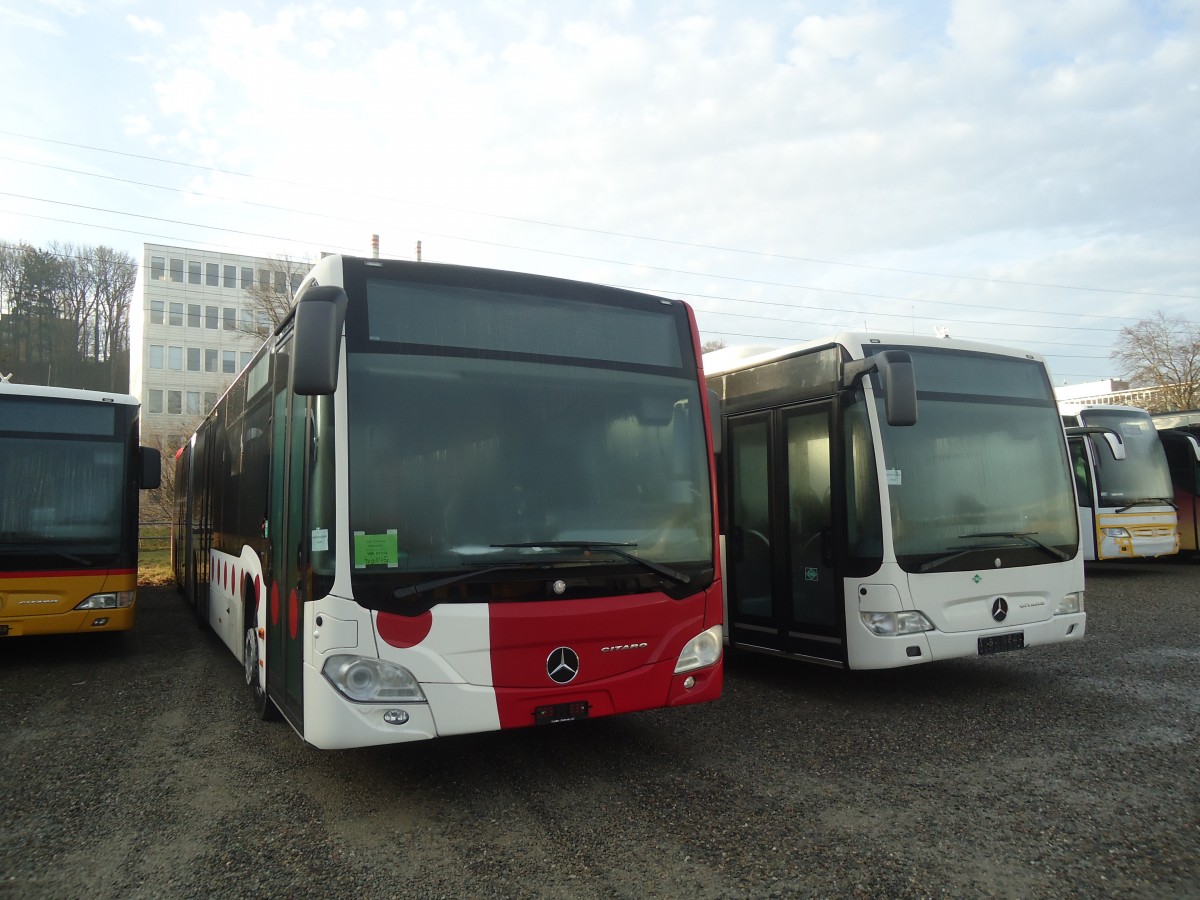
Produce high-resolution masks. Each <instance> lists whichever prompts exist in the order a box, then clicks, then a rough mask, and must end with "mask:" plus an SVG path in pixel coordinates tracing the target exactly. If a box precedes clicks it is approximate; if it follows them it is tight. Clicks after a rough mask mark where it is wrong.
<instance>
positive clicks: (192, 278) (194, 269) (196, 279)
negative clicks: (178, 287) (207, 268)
mask: <svg viewBox="0 0 1200 900" xmlns="http://www.w3.org/2000/svg"><path fill="white" fill-rule="evenodd" d="M199 283H200V263H198V262H189V263H188V284H199Z"/></svg>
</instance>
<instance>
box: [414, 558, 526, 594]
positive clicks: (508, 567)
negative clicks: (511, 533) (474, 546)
mask: <svg viewBox="0 0 1200 900" xmlns="http://www.w3.org/2000/svg"><path fill="white" fill-rule="evenodd" d="M544 568H545V566H542V565H530V564H529V563H505V564H503V565H498V566H484V567H483V568H481V569H468V570H467V571H466V572H459V573H457V574H455V575H447V576H446V577H444V578H433V579H430V580H429V581H419V582H417V583H416V584H410V585H409V586H408V587H402V588H396V589H395V590H394V591H392V597H393V598H394V599H396V600H403V599H404V598H405V597H415V596H417V595H418V594H424V593H426V592H428V591H436V590H437V589H438V588H442V587H448V586H450V585H452V584H458V583H459V582H460V581H469V580H470V579H472V578H477V577H479V576H480V575H490V574H491V573H492V572H509V571H512V570H513V569H544Z"/></svg>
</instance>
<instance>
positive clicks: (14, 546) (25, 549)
mask: <svg viewBox="0 0 1200 900" xmlns="http://www.w3.org/2000/svg"><path fill="white" fill-rule="evenodd" d="M6 544H7V542H6ZM4 550H5V551H9V550H12V551H15V552H17V553H48V554H50V555H52V556H61V557H62V558H63V559H65V560H68V561H69V562H73V563H77V564H79V565H81V566H90V565H92V563H91V562H89V561H88V560H86V559H84V558H83V557H80V556H76V555H75V554H74V553H67V551H65V550H58V549H56V548H54V547H49V546H47V545H45V544H22V543H21V542H19V541H13V542H12V543H11V544H9V545H8V546H4Z"/></svg>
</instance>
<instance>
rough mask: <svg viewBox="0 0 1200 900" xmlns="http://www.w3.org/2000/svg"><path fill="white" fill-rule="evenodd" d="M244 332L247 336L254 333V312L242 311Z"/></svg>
mask: <svg viewBox="0 0 1200 900" xmlns="http://www.w3.org/2000/svg"><path fill="white" fill-rule="evenodd" d="M242 331H244V332H246V334H251V333H252V332H253V331H254V312H253V311H252V310H249V309H243V310H242Z"/></svg>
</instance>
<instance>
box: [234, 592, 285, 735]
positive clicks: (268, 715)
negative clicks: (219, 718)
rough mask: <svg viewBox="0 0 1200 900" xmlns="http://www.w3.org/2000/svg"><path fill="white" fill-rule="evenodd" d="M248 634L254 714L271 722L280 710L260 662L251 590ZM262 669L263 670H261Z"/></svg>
mask: <svg viewBox="0 0 1200 900" xmlns="http://www.w3.org/2000/svg"><path fill="white" fill-rule="evenodd" d="M245 597H246V599H245V604H246V607H245V609H246V615H245V618H244V621H245V622H246V636H245V641H244V643H243V644H242V654H243V657H244V660H243V662H244V669H245V675H246V687H247V688H249V689H250V696H251V698H252V699H253V700H254V715H255V716H256V717H257V718H258V719H260V720H262V721H263V722H271V721H274V720H275V719H278V718H279V710H278V709H276V707H275V704H274V703H273V702H272V700H271V695H270V693H269V692H268V691H267V687H266V675H267V672H266V668H265V667H263V666H260V665H259V664H258V658H259V649H258V615H257V607H256V606H255V605H254V604H252V602H251V600H250V591H248V590H247V591H246V592H245ZM260 670H261V671H260Z"/></svg>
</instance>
